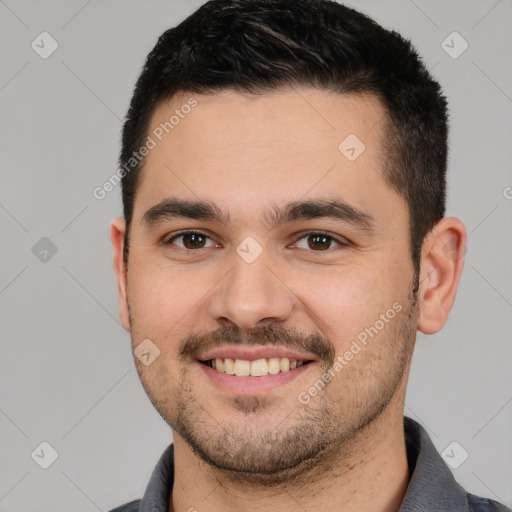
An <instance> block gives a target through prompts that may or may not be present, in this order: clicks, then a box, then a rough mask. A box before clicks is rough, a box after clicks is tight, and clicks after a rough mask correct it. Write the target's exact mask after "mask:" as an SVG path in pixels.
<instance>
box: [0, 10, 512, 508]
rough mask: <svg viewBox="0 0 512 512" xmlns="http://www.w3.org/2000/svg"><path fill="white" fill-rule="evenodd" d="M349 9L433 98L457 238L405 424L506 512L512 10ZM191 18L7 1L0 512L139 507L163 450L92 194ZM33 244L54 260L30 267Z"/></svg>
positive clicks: (103, 218)
mask: <svg viewBox="0 0 512 512" xmlns="http://www.w3.org/2000/svg"><path fill="white" fill-rule="evenodd" d="M349 4H350V5H353V6H355V7H358V8H360V9H361V10H362V11H364V12H366V13H368V14H370V15H372V16H374V17H375V18H376V19H377V21H379V22H380V23H382V24H383V25H385V26H386V27H392V28H395V29H397V30H399V31H400V32H401V33H402V34H404V35H405V36H407V37H409V38H411V39H412V40H413V42H414V43H415V45H416V46H417V48H418V49H419V51H420V53H421V54H422V55H423V56H424V59H425V61H426V63H427V65H428V67H429V68H431V69H432V70H433V71H432V72H433V74H434V75H435V77H436V78H437V79H438V80H440V82H441V84H442V86H443V87H444V90H445V91H446V94H447V96H448V98H449V101H450V105H451V157H450V177H449V208H448V214H449V215H456V216H458V217H459V218H461V219H462V220H463V221H464V223H465V224H466V226H467V228H468V232H469V239H468V252H467V260H466V267H465V271H464V274H463V278H462V282H461V285H460V290H459V295H458V298H457V300H456V303H455V306H454V309H453V311H452V314H451V316H450V318H449V321H448V324H447V326H446V327H445V329H444V330H443V331H442V332H440V333H439V334H436V335H433V336H423V335H419V339H418V343H417V349H416V352H415V356H414V360H413V368H412V371H411V377H410V385H409V390H408V395H407V400H406V403H407V405H406V414H408V415H409V416H411V417H412V418H415V419H417V420H418V421H420V423H422V424H423V425H424V426H425V427H426V428H427V429H428V431H429V433H430V434H431V437H432V440H433V442H434V443H435V445H436V447H437V448H438V449H439V451H443V450H444V449H445V448H446V447H447V446H448V445H449V444H450V443H452V442H453V441H457V443H459V445H460V446H461V447H463V449H465V450H466V451H467V452H468V453H469V457H468V458H467V460H466V461H465V462H464V463H463V464H462V465H461V466H460V467H459V468H458V469H455V470H454V473H455V475H456V478H457V479H458V480H459V481H460V482H461V483H462V484H463V485H464V486H465V487H466V489H467V490H468V491H471V492H474V493H477V494H480V495H485V496H489V497H492V498H494V499H498V500H501V501H503V502H505V503H506V504H508V505H509V506H511V505H512V486H511V485H510V482H511V477H512V455H511V454H512V436H511V432H512V428H511V427H512V382H511V379H512V377H511V369H510V366H511V364H510V363H511V361H512V343H511V341H512V340H511V327H512V326H511V320H512V314H511V313H512V286H511V285H512V271H511V264H510V262H511V261H512V236H511V220H512V200H511V199H507V197H508V198H510V197H512V189H510V188H507V187H512V174H511V171H510V169H511V162H512V154H511V153H512V150H511V147H512V144H511V133H512V130H511V124H512V116H511V110H512V98H511V97H512V87H511V85H512V61H511V59H510V48H512V36H511V30H510V26H511V21H512V2H511V1H510V0H501V1H496V0H489V1H486V0H480V1H467V0H464V1H462V0H461V1H427V0H414V1H407V0H401V1H394V2H392V1H360V2H355V1H354V2H349ZM199 5H200V2H191V1H187V2H185V1H179V2H178V1H172V2H170V1H166V2H164V1H156V0H154V1H150V2H142V1H139V2H134V1H124V2H119V1H111V0H108V1H102V2H100V1H99V0H92V1H91V0H89V1H84V0H73V1H66V2H64V1H60V2H58V1H46V2H36V1H23V2H22V1H15V0H5V1H4V0H0V23H1V28H0V38H1V45H2V48H3V51H2V56H1V66H0V118H1V120H2V123H1V136H0V144H1V148H0V158H1V167H0V169H1V188H0V224H1V234H2V238H1V261H0V311H1V323H0V327H1V344H2V345H1V354H2V355H1V358H0V389H1V391H0V432H1V434H0V450H1V451H0V511H7V510H9V511H14V512H20V511H34V510H40V511H50V510H51V511H52V512H60V511H68V510H74V511H84V512H89V511H91V512H94V511H95V510H102V511H105V510H108V509H109V508H111V507H113V506H114V505H118V504H120V503H122V502H125V501H128V500H130V499H133V498H138V497H141V495H142V493H143V491H144V488H145V485H146V483H147V480H148V478H149V475H150V472H151V470H152V468H153V466H154V464H155V463H156V461H157V459H158V457H159V456H160V454H161V452H162V451H163V449H164V448H165V446H167V444H168V443H169V442H170V441H171V432H170V429H169V428H168V427H167V425H166V424H165V423H164V422H163V421H162V420H161V418H160V416H159V415H158V414H157V413H156V411H154V410H153V408H152V406H151V404H150V402H149V400H148V399H147V397H146V395H145V394H144V391H143V390H142V387H141V385H140V383H139V380H138V377H137V374H136V371H135V367H134V363H133V360H132V355H131V353H130V342H129V335H128V333H126V332H125V331H124V330H123V329H122V327H121V326H120V324H119V321H118V311H117V297H116V285H115V280H114V275H113V272H112V269H111V259H112V250H111V247H110V242H109V236H108V232H109V223H110V220H111V219H112V218H113V217H115V216H117V215H120V213H121V202H120V196H119V189H118V188H117V189H116V190H115V191H113V192H111V193H110V194H108V195H107V197H106V198H105V199H104V200H102V201H99V200H96V199H95V198H94V197H93V195H92V191H93V189H94V188H95V187H97V186H101V185H102V184H103V182H104V181H105V180H106V179H108V177H109V176H111V175H112V174H113V173H114V172H115V170H116V161H117V155H118V149H119V136H120V129H121V120H122V118H123V116H124V114H125V112H126V109H127V106H128V102H129V99H130V96H131V93H132V88H133V85H134V82H135V80H136V78H137V76H138V73H139V71H140V68H141V66H142V63H143V61H144V58H145V56H146V54H147V53H148V51H149V50H150V49H151V48H152V47H153V45H154V44H155V42H156V38H157V37H158V35H159V34H160V33H161V32H163V31H164V30H165V29H166V28H168V27H170V26H172V25H174V24H176V23H177V22H179V21H180V20H182V19H183V17H184V16H185V15H186V14H188V13H190V12H192V11H193V10H195V8H196V7H197V6H199ZM43 31H47V32H49V33H50V34H51V36H52V37H53V38H54V39H55V40H56V41H57V42H58V45H59V47H58V49H57V50H56V51H55V53H53V54H52V55H51V56H50V57H49V58H47V59H43V58H41V57H40V56H39V54H38V53H36V52H35V51H34V50H33V49H32V48H31V43H32V41H33V40H36V42H37V41H40V38H38V36H39V34H40V33H41V32H43ZM454 31H457V32H458V33H459V34H460V35H461V36H462V37H463V38H464V39H465V40H466V41H467V42H468V43H469V48H468V49H467V50H466V51H465V52H464V53H463V54H462V55H460V56H459V57H458V58H456V59H454V58H452V57H451V56H450V55H448V54H447V53H446V51H445V49H444V48H443V46H442V42H443V41H444V40H445V39H446V38H447V36H448V35H449V34H451V33H452V32H454ZM452 40H453V42H452ZM445 44H449V45H450V46H453V48H452V50H451V51H452V52H454V51H455V52H456V51H457V50H460V49H461V45H462V41H461V40H460V39H453V38H452V39H450V38H449V39H448V42H447V43H445ZM40 45H41V43H40ZM45 48H46V49H48V48H49V45H48V40H47V42H46V43H45ZM42 237H47V238H49V239H50V240H51V241H52V243H53V244H54V245H55V246H56V248H57V253H56V254H54V255H52V252H51V251H50V252H48V253H47V254H46V253H44V252H41V251H44V250H45V248H46V249H47V250H48V245H47V244H48V242H47V241H42V242H39V241H40V239H41V238H42ZM38 242H39V244H40V245H36V244H37V243H38ZM45 244H46V245H45ZM35 245H36V249H33V247H34V246H35ZM34 252H35V253H36V254H34ZM36 256H37V257H36ZM44 257H46V261H40V258H43V260H44ZM42 441H47V442H48V443H50V444H51V445H52V446H53V447H54V449H55V450H56V451H57V452H58V455H59V456H58V459H57V460H56V461H55V462H54V463H53V464H52V465H51V466H50V467H49V468H48V469H42V468H41V467H39V465H38V464H36V462H35V460H38V461H41V460H42V459H43V458H44V457H42V456H40V457H39V459H38V458H37V456H34V459H35V460H33V458H32V457H31V453H32V452H33V450H34V449H36V448H37V447H38V446H39V445H40V443H41V442H42ZM460 450H461V449H460V448H459V447H456V449H455V452H453V453H454V454H455V458H457V457H460V456H461V453H462V452H461V451H460ZM36 453H39V454H40V455H41V452H40V450H39V451H37V450H36ZM45 457H49V452H48V450H46V452H45Z"/></svg>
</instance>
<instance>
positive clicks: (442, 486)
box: [139, 417, 469, 512]
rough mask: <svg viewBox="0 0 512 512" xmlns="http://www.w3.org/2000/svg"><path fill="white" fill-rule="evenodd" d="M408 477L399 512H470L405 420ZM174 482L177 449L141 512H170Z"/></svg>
mask: <svg viewBox="0 0 512 512" xmlns="http://www.w3.org/2000/svg"><path fill="white" fill-rule="evenodd" d="M404 433H405V442H406V447H407V459H408V463H409V473H410V474H411V475H412V476H411V479H410V481H409V485H408V487H407V490H406V493H405V496H404V499H403V500H402V504H401V505H400V508H399V510H398V512H424V511H425V510H431V511H434V510H441V509H442V510H450V512H468V510H469V508H468V502H467V498H466V492H465V491H464V489H463V488H462V487H461V486H460V485H459V484H458V483H457V482H456V481H455V478H454V477H453V474H452V472H451V471H450V469H449V468H448V466H447V465H446V463H445V462H444V460H443V459H442V457H441V456H440V455H439V453H438V452H437V450H436V448H435V447H434V445H433V444H432V441H431V440H430V438H429V436H428V434H427V432H426V431H425V429H424V428H423V427H422V426H421V425H420V424H419V423H417V422H416V421H414V420H412V419H411V418H408V417H404ZM173 482H174V446H173V445H172V444H171V445H169V446H168V447H167V449H166V450H165V452H164V453H163V455H162V456H161V457H160V460H159V461H158V464H157V465H156V467H155V469H154V470H153V473H152V475H151V478H150V480H149V484H148V486H147V488H146V492H145V493H144V497H143V498H142V500H141V501H140V505H139V512H168V504H169V498H170V493H171V490H172V485H173Z"/></svg>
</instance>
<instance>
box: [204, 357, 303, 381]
mask: <svg viewBox="0 0 512 512" xmlns="http://www.w3.org/2000/svg"><path fill="white" fill-rule="evenodd" d="M304 363H305V361H298V360H296V359H295V360H291V361H290V359H288V358H287V357H272V358H271V359H256V360H255V361H248V360H246V359H230V358H229V357H226V358H225V359H221V358H219V357H217V358H215V359H212V360H211V365H212V368H215V369H216V370H217V371H219V372H223V373H227V374H229V375H237V376H238V377H248V376H249V375H250V376H252V377H263V376H265V375H268V374H269V373H270V374H271V375H275V374H276V373H279V372H287V371H289V370H293V369H294V368H298V367H299V366H302V365H303V364H304Z"/></svg>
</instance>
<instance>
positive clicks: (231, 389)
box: [197, 362, 314, 396]
mask: <svg viewBox="0 0 512 512" xmlns="http://www.w3.org/2000/svg"><path fill="white" fill-rule="evenodd" d="M197 364H198V365H199V366H200V367H201V370H202V371H203V372H204V373H205V374H206V375H207V377H209V378H210V379H211V380H212V382H213V383H214V385H215V386H216V387H219V388H221V389H223V390H225V391H227V392H228V393H233V394H236V395H239V396H249V395H255V394H262V393H267V392H269V391H272V390H274V389H276V388H278V387H279V386H283V385H284V384H287V383H288V382H291V381H292V380H294V379H296V378H297V377H299V375H302V374H303V373H304V372H307V371H308V370H309V367H310V366H313V364H314V362H310V363H308V364H303V365H302V366H299V367H298V368H294V369H293V370H288V371H287V372H279V373H276V374H275V375H271V374H268V375H265V376H263V377H237V376H236V375H229V374H227V373H222V372H219V371H218V370H214V369H213V368H210V367H209V366H207V365H205V364H202V363H197Z"/></svg>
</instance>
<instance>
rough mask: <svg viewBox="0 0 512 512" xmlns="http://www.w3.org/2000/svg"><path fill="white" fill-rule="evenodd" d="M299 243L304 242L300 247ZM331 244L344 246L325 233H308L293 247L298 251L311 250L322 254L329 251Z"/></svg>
mask: <svg viewBox="0 0 512 512" xmlns="http://www.w3.org/2000/svg"><path fill="white" fill-rule="evenodd" d="M301 241H304V243H303V246H302V247H301V246H300V245H299V243H301ZM333 242H334V243H335V244H337V245H346V244H344V243H343V242H342V241H340V240H337V239H336V238H334V237H333V236H331V235H328V234H327V233H308V234H306V235H304V236H302V237H301V238H299V239H298V240H297V242H296V243H295V244H294V245H295V247H298V248H299V249H312V250H313V251H317V252H322V251H325V250H327V249H330V248H331V244H332V243H333Z"/></svg>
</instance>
